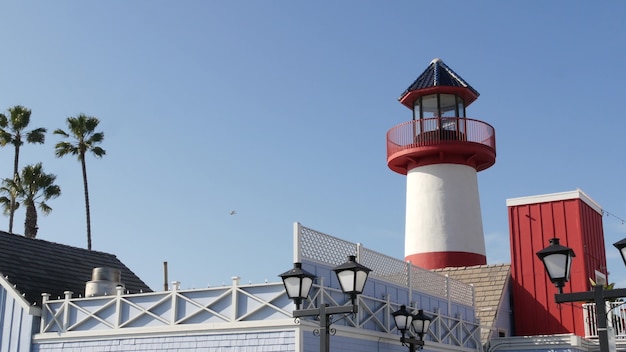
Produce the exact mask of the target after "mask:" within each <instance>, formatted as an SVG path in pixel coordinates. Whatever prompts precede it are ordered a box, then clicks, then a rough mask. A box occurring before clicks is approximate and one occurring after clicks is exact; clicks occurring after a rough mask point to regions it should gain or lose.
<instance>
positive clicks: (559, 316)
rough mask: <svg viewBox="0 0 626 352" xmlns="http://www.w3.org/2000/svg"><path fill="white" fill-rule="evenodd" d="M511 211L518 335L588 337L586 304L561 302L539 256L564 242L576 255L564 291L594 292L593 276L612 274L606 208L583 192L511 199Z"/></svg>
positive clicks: (512, 266)
mask: <svg viewBox="0 0 626 352" xmlns="http://www.w3.org/2000/svg"><path fill="white" fill-rule="evenodd" d="M507 208H508V213H509V233H510V242H511V279H512V285H513V286H512V293H513V315H514V320H515V330H516V331H515V335H517V336H523V335H544V334H558V333H575V334H576V335H579V336H585V331H584V321H583V313H582V303H561V304H556V303H555V301H554V294H555V293H557V288H556V287H555V286H554V285H553V284H552V283H551V282H550V280H549V278H548V275H547V274H546V272H545V269H544V267H543V263H542V262H541V261H540V260H539V258H538V257H537V255H536V253H537V251H539V250H541V249H543V248H545V247H547V246H548V245H549V242H548V241H549V240H550V239H551V238H553V237H557V238H559V239H560V242H561V245H563V246H567V247H570V248H572V249H573V250H574V253H575V255H576V257H575V258H574V260H573V261H572V269H571V277H570V281H569V282H568V283H566V284H565V287H564V288H563V292H565V293H567V292H582V291H588V290H590V289H591V285H590V281H589V278H592V279H594V280H596V279H597V278H598V277H603V278H604V279H606V275H607V269H606V256H605V248H604V233H603V229H602V208H601V207H600V206H599V205H598V204H597V203H596V202H594V201H593V200H592V199H591V198H589V196H587V195H586V194H585V193H583V192H582V191H581V190H576V191H571V192H562V193H552V194H545V195H539V196H531V197H522V198H513V199H508V200H507Z"/></svg>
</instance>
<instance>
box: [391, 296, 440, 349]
mask: <svg viewBox="0 0 626 352" xmlns="http://www.w3.org/2000/svg"><path fill="white" fill-rule="evenodd" d="M391 315H392V316H393V321H394V322H395V323H396V328H398V330H400V332H401V333H402V337H401V338H400V342H402V346H407V345H408V346H409V351H410V352H416V350H421V349H422V348H423V347H424V334H425V333H426V332H427V331H428V328H429V327H430V321H431V320H432V319H431V318H430V317H429V316H428V315H426V314H424V311H423V310H422V309H420V310H419V311H418V312H417V314H411V312H409V311H408V310H407V309H406V306H405V305H402V306H401V307H400V309H399V310H397V311H395V312H393V313H391ZM411 328H413V332H414V333H415V335H417V337H419V339H416V338H414V337H412V336H411ZM407 333H408V334H407ZM407 335H408V337H407Z"/></svg>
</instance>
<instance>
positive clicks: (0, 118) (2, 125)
mask: <svg viewBox="0 0 626 352" xmlns="http://www.w3.org/2000/svg"><path fill="white" fill-rule="evenodd" d="M8 111H9V117H8V118H7V116H6V115H4V114H0V145H1V146H3V147H4V146H5V145H7V144H9V143H10V144H13V146H14V147H15V154H14V157H13V180H15V181H17V177H18V171H19V160H20V147H21V146H22V144H24V141H23V139H24V138H26V141H27V142H28V143H39V144H43V143H44V142H45V139H46V131H47V130H46V129H45V128H43V127H40V128H35V129H34V130H32V131H28V132H26V131H24V130H25V129H26V128H27V127H28V124H29V123H30V114H31V111H30V109H27V108H25V107H23V106H21V105H16V106H14V107H12V108H9V110H8ZM16 209H17V206H16V204H15V198H14V197H13V196H12V198H11V202H10V204H9V207H8V209H7V208H5V214H8V215H9V232H10V233H13V219H14V215H15V210H16ZM7 210H8V211H7Z"/></svg>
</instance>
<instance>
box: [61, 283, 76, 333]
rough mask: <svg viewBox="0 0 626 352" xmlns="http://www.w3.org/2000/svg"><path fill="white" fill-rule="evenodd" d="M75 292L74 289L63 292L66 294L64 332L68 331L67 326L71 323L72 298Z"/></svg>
mask: <svg viewBox="0 0 626 352" xmlns="http://www.w3.org/2000/svg"><path fill="white" fill-rule="evenodd" d="M73 293H74V292H72V291H65V292H63V294H65V302H64V303H63V309H64V310H63V327H62V331H63V332H66V331H67V327H68V326H69V325H70V299H71V298H72V294H73Z"/></svg>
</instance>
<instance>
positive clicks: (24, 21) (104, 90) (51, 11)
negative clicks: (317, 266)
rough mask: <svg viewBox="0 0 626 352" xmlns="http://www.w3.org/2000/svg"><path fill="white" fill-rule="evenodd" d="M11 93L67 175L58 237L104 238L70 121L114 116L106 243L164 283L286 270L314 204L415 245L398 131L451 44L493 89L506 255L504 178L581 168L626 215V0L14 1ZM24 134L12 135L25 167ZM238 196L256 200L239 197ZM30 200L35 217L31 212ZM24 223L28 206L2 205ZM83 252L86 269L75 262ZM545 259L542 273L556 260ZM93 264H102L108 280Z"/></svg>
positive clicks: (582, 181)
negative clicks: (427, 74)
mask: <svg viewBox="0 0 626 352" xmlns="http://www.w3.org/2000/svg"><path fill="white" fill-rule="evenodd" d="M0 13H1V14H2V16H1V17H0V18H1V20H0V43H1V48H2V49H1V54H0V63H1V64H0V110H2V111H6V109H7V108H9V107H10V106H13V105H17V104H20V105H24V106H26V107H28V108H31V109H32V111H33V114H32V120H31V127H32V128H35V127H46V128H48V130H49V133H48V135H47V139H46V144H44V145H26V146H24V147H23V148H22V156H21V165H22V166H24V165H26V164H29V163H35V162H38V161H42V162H43V165H44V169H45V171H46V172H50V173H54V174H56V175H57V176H58V178H57V183H58V184H59V185H60V186H61V187H62V193H63V194H62V195H61V197H60V198H58V199H56V200H51V201H50V202H49V205H50V206H51V207H52V208H53V211H52V213H51V214H50V215H49V216H43V215H42V214H40V218H39V234H38V238H40V239H44V240H48V241H53V242H58V243H63V244H67V245H72V246H77V247H82V248H86V247H87V240H86V230H85V227H86V225H85V214H84V212H85V211H84V198H83V189H82V178H81V172H80V164H79V163H78V162H77V161H76V160H75V159H73V158H72V157H66V158H64V159H56V158H55V157H54V144H55V143H56V142H58V141H59V139H58V137H57V136H55V135H53V134H52V131H53V130H54V129H56V128H65V127H66V126H65V119H66V117H68V116H75V115H77V114H79V113H85V114H88V115H92V116H96V117H98V118H100V119H101V121H102V122H101V124H100V126H99V127H100V128H99V130H101V131H103V132H104V133H105V140H104V143H103V144H102V147H103V148H104V149H106V151H107V155H106V156H105V157H104V158H103V159H94V158H92V157H90V158H88V159H87V171H88V177H89V187H90V198H91V210H92V236H93V248H94V249H95V250H100V251H104V252H109V253H113V254H115V255H117V256H118V257H119V259H121V260H122V261H123V262H124V263H125V264H126V265H128V266H129V267H130V268H131V270H133V271H134V272H135V273H136V274H137V275H139V276H140V277H141V278H142V279H143V280H144V281H145V282H146V283H147V284H148V285H149V286H150V287H152V288H153V289H157V290H159V289H161V288H162V286H163V266H162V263H163V261H168V263H169V278H170V281H172V280H178V281H181V282H182V285H181V286H182V287H183V288H192V287H205V286H206V285H212V286H215V285H221V284H223V283H225V284H227V285H228V284H229V283H230V279H231V277H232V276H235V275H237V276H240V277H241V280H242V282H244V283H247V282H253V283H258V282H263V281H264V280H266V279H267V280H269V281H278V280H279V278H278V277H277V275H278V274H280V273H281V272H283V271H285V270H287V269H289V268H290V267H291V266H292V228H293V223H294V222H295V221H298V222H300V223H302V224H303V225H304V226H307V227H310V228H313V229H316V230H318V231H321V232H324V233H327V234H330V235H333V236H336V237H340V238H343V239H345V240H348V241H352V242H361V243H363V245H364V246H366V247H368V248H371V249H373V250H376V251H379V252H382V253H384V254H387V255H390V256H393V257H396V258H399V259H401V258H403V255H404V216H405V215H404V208H405V177H404V176H401V175H398V174H395V173H393V172H392V171H390V170H389V169H388V168H387V166H386V149H385V148H386V147H385V141H386V137H385V134H386V132H387V131H388V130H389V129H390V128H392V127H393V126H395V125H397V124H400V123H402V122H405V121H408V120H410V119H411V112H410V110H408V109H406V108H405V107H403V106H402V105H400V103H398V101H397V98H398V96H399V95H400V94H401V93H402V92H403V91H404V90H405V89H406V88H407V87H408V86H409V85H410V84H411V83H412V82H413V81H414V80H415V78H417V76H419V74H421V73H422V71H423V70H424V69H425V68H426V67H427V65H428V64H429V62H430V61H431V60H432V59H433V58H436V57H439V58H441V59H442V60H443V61H444V62H445V63H446V64H447V65H448V66H450V67H451V68H452V69H453V70H455V71H456V72H457V73H458V74H460V75H461V76H462V77H463V78H464V79H465V80H466V81H467V82H469V83H470V84H471V85H472V86H473V87H474V88H475V89H476V90H478V91H479V92H480V94H481V95H480V97H479V98H478V100H477V101H476V102H474V103H473V104H472V105H471V106H470V107H469V108H468V111H467V114H468V116H469V117H472V118H476V119H479V120H482V121H485V122H488V123H490V124H492V125H493V126H494V127H495V129H496V136H497V153H498V155H497V160H496V164H495V165H494V166H493V167H492V168H490V169H488V170H486V171H483V172H481V173H480V174H479V176H478V179H479V189H480V199H481V204H482V215H483V226H484V231H485V238H486V242H487V256H488V261H489V263H508V262H509V261H510V259H509V246H508V243H509V240H508V231H509V230H508V219H507V211H506V199H507V198H514V197H521V196H531V195H538V194H544V193H553V192H562V191H571V190H575V189H576V188H580V189H582V190H583V191H584V192H586V193H587V194H588V195H589V196H591V198H593V199H594V200H595V201H597V202H598V203H599V204H600V205H601V206H602V207H603V208H604V209H605V210H606V211H608V212H609V213H610V214H613V215H614V216H605V217H604V228H605V241H606V244H607V256H608V258H609V270H610V274H611V275H610V278H609V279H610V281H616V282H617V283H618V285H620V286H621V287H624V286H626V267H624V265H623V264H622V263H621V261H620V259H619V257H618V253H617V251H616V250H615V249H614V248H613V247H612V246H611V244H612V243H613V242H616V241H617V240H619V239H622V238H623V237H626V225H623V224H622V221H621V219H626V198H625V193H626V191H625V188H626V181H624V180H625V176H626V163H625V160H624V159H625V157H624V151H625V150H626V148H625V147H626V142H625V138H624V134H625V131H626V113H625V112H624V106H625V105H626V104H625V102H626V88H625V87H626V65H625V63H626V2H623V1H606V2H603V4H602V6H598V4H597V3H593V2H583V1H578V2H577V1H549V2H548V1H518V2H512V1H481V2H470V1H393V2H389V1H378V2H375V1H338V2H337V1H321V2H319V1H318V2H310V1H200V0H198V1H191V0H189V1H155V0H149V1H148V0H134V1H63V0H61V1H29V2H26V1H4V2H2V4H0ZM12 160H13V150H12V149H11V148H3V149H1V150H0V162H1V163H0V165H4V167H0V173H4V175H3V176H2V177H10V175H11V172H12ZM232 210H235V211H236V213H237V214H236V215H230V212H231V211H232ZM23 221H24V210H23V209H20V210H19V211H18V216H17V218H16V225H15V228H14V229H15V231H16V232H17V233H23ZM0 228H1V229H2V230H7V229H8V217H0ZM68 270H69V269H68ZM541 274H542V275H543V273H541ZM88 279H89V278H86V280H88Z"/></svg>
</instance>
